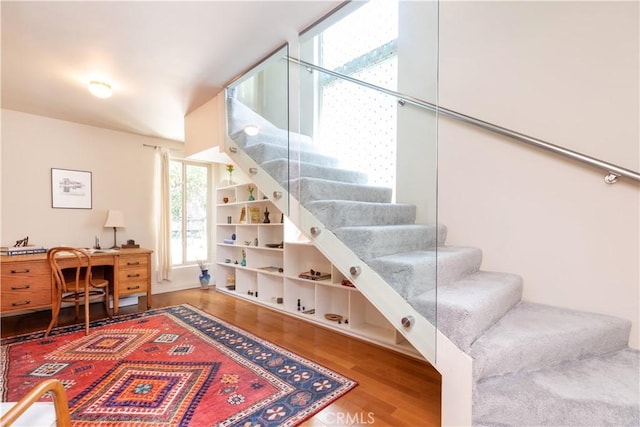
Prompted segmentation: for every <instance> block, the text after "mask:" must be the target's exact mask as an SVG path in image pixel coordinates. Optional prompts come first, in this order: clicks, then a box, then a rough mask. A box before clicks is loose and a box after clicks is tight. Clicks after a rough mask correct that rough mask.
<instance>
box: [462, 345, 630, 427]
mask: <svg viewBox="0 0 640 427" xmlns="http://www.w3.org/2000/svg"><path fill="white" fill-rule="evenodd" d="M638 384H640V352H638V351H637V350H632V349H629V348H624V349H621V350H618V351H615V352H611V353H607V354H603V355H599V356H595V357H589V358H585V359H582V360H576V361H573V362H567V363H563V364H561V365H558V366H554V367H552V368H546V369H541V370H537V371H533V372H522V373H518V374H513V375H505V376H499V377H493V378H488V379H486V380H483V381H480V382H479V383H478V384H477V385H476V392H475V393H474V402H473V424H474V425H483V426H484V425H486V426H489V425H491V426H496V425H501V426H506V425H512V426H541V425H553V426H638V425H640V403H639V402H640V392H639V389H640V386H639V385H638Z"/></svg>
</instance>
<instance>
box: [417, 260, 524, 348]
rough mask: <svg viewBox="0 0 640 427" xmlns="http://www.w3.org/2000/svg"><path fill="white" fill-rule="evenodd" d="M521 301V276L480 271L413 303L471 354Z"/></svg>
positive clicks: (445, 333) (419, 296)
mask: <svg viewBox="0 0 640 427" xmlns="http://www.w3.org/2000/svg"><path fill="white" fill-rule="evenodd" d="M436 294H437V295H436ZM436 298H437V302H438V309H437V316H438V318H437V321H435V320H436V319H435V316H436V304H435V303H436ZM521 298H522V278H521V277H520V276H517V275H515V274H507V273H495V272H486V271H479V272H477V273H474V274H471V275H469V276H467V277H464V278H462V279H461V280H458V281H456V282H454V283H451V284H449V285H448V286H438V288H437V292H436V290H435V289H432V290H430V291H427V292H425V293H423V294H421V295H418V296H417V297H416V298H415V299H413V300H412V301H411V304H412V305H413V306H414V307H415V308H416V310H417V311H418V312H419V313H420V314H422V315H423V316H424V317H426V318H427V319H428V320H429V321H430V322H432V324H435V325H437V327H438V329H439V330H440V331H442V333H443V334H444V335H445V336H447V337H448V338H449V339H450V340H451V341H452V342H453V343H454V344H456V345H457V346H458V347H459V348H460V349H461V350H463V351H468V350H469V347H470V346H471V344H472V343H473V342H474V341H475V340H476V339H477V338H478V337H480V336H481V335H482V334H483V333H484V332H485V331H486V330H487V329H489V328H490V327H491V326H492V325H493V324H495V323H496V322H497V321H498V320H499V319H500V318H501V317H502V316H504V314H505V313H507V312H508V311H509V310H510V309H511V308H512V307H514V306H515V305H516V304H518V302H520V299H521Z"/></svg>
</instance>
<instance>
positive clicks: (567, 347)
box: [469, 302, 631, 380]
mask: <svg viewBox="0 0 640 427" xmlns="http://www.w3.org/2000/svg"><path fill="white" fill-rule="evenodd" d="M630 330H631V322H630V321H628V320H625V319H619V318H617V317H613V316H607V315H604V314H595V313H587V312H581V311H575V310H568V309H563V308H558V307H551V306H547V305H542V304H535V303H530V302H521V303H520V304H518V305H517V306H516V307H514V308H513V309H512V310H511V311H509V312H508V313H507V314H506V315H505V316H504V317H503V318H502V319H500V320H499V321H498V322H497V323H496V324H495V325H494V326H493V327H492V328H491V329H489V330H488V331H487V332H486V333H485V334H484V335H483V336H481V337H480V338H478V339H477V340H476V341H475V343H473V345H472V346H471V349H470V352H469V355H470V356H471V357H473V358H474V359H475V361H474V364H473V371H474V378H475V379H476V380H479V379H481V378H486V377H490V376H494V375H504V374H508V373H512V372H518V371H521V370H527V369H540V368H543V367H545V366H553V365H557V364H559V363H562V362H564V361H567V360H573V359H578V358H581V357H587V356H592V355H596V354H601V353H607V352H610V351H614V350H617V349H620V348H623V347H625V346H626V345H627V341H628V339H629V332H630Z"/></svg>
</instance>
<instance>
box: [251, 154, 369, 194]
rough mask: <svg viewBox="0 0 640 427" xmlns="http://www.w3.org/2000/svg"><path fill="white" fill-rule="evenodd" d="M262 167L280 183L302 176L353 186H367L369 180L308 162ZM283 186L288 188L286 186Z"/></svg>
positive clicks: (276, 161) (273, 163) (272, 162)
mask: <svg viewBox="0 0 640 427" xmlns="http://www.w3.org/2000/svg"><path fill="white" fill-rule="evenodd" d="M260 166H262V168H263V169H264V170H265V171H266V172H267V173H268V174H269V175H271V176H272V177H273V178H274V179H275V180H276V181H278V182H280V183H286V182H287V181H288V180H289V179H295V178H298V177H300V176H304V177H310V178H321V179H328V180H332V181H341V182H349V183H352V184H367V180H368V178H367V175H366V174H364V173H362V172H356V171H352V170H348V169H339V168H333V167H330V166H321V165H315V164H313V163H306V162H289V161H288V160H287V159H274V160H269V161H267V162H264V163H262V164H261V165H260ZM282 186H283V187H286V184H283V185H282Z"/></svg>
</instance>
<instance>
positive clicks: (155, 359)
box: [0, 305, 356, 427]
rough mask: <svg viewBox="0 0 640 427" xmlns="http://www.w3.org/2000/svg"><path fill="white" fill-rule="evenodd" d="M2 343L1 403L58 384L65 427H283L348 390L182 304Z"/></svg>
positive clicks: (347, 384)
mask: <svg viewBox="0 0 640 427" xmlns="http://www.w3.org/2000/svg"><path fill="white" fill-rule="evenodd" d="M1 344H2V347H1V351H2V353H1V356H2V358H1V363H2V379H1V382H0V387H1V389H2V400H3V401H17V400H19V399H20V398H21V397H22V396H23V395H24V394H25V393H27V392H28V391H29V390H31V389H32V388H33V387H34V386H35V385H36V384H38V383H39V382H41V381H42V380H44V379H48V378H57V379H59V380H60V381H61V382H62V383H63V384H64V387H65V389H66V390H67V396H68V398H69V406H70V411H71V419H72V422H73V425H74V426H103V427H106V426H116V425H119V426H127V427H129V426H140V427H141V426H149V427H150V426H154V427H155V426H187V425H188V426H213V425H218V426H243V427H244V426H247V427H256V426H276V425H277V426H292V425H296V424H299V423H300V422H302V421H303V420H304V419H306V418H308V417H310V416H311V415H313V414H314V413H316V412H317V411H319V410H320V409H321V408H323V407H324V406H326V405H328V404H329V403H331V402H332V401H333V400H335V399H337V398H338V397H340V396H342V395H343V394H344V393H346V392H347V391H349V390H350V389H352V388H353V387H355V386H356V383H355V382H353V381H351V380H350V379H348V378H346V377H343V376H342V375H339V374H337V373H336V372H333V371H331V370H329V369H326V368H324V367H322V366H319V365H317V364H315V363H313V362H311V361H309V360H306V359H304V358H302V357H300V356H297V355H295V354H293V353H291V352H288V351H287V350H284V349H282V348H280V347H278V346H276V345H274V344H272V343H269V342H267V341H264V340H262V339H260V338H258V337H256V336H253V335H251V334H249V333H248V332H246V331H244V330H242V329H239V328H237V327H235V326H232V325H230V324H228V323H225V322H224V321H222V320H219V319H216V318H215V317H213V316H211V315H209V314H207V313H204V312H202V311H200V310H198V309H196V308H194V307H191V306H189V305H180V306H175V307H168V308H163V309H156V310H149V311H147V312H144V313H137V314H131V315H125V316H119V317H117V318H115V319H114V320H108V319H107V320H101V321H96V322H93V323H92V324H91V330H90V334H89V335H88V336H85V335H84V325H75V326H70V327H63V328H57V329H55V330H53V331H52V333H51V335H50V336H49V337H48V338H46V339H45V338H43V333H42V332H39V333H34V334H26V335H21V336H17V337H12V338H7V339H4V340H2V342H1ZM50 399H51V398H50V397H49V396H45V398H44V399H43V400H45V401H46V400H50Z"/></svg>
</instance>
